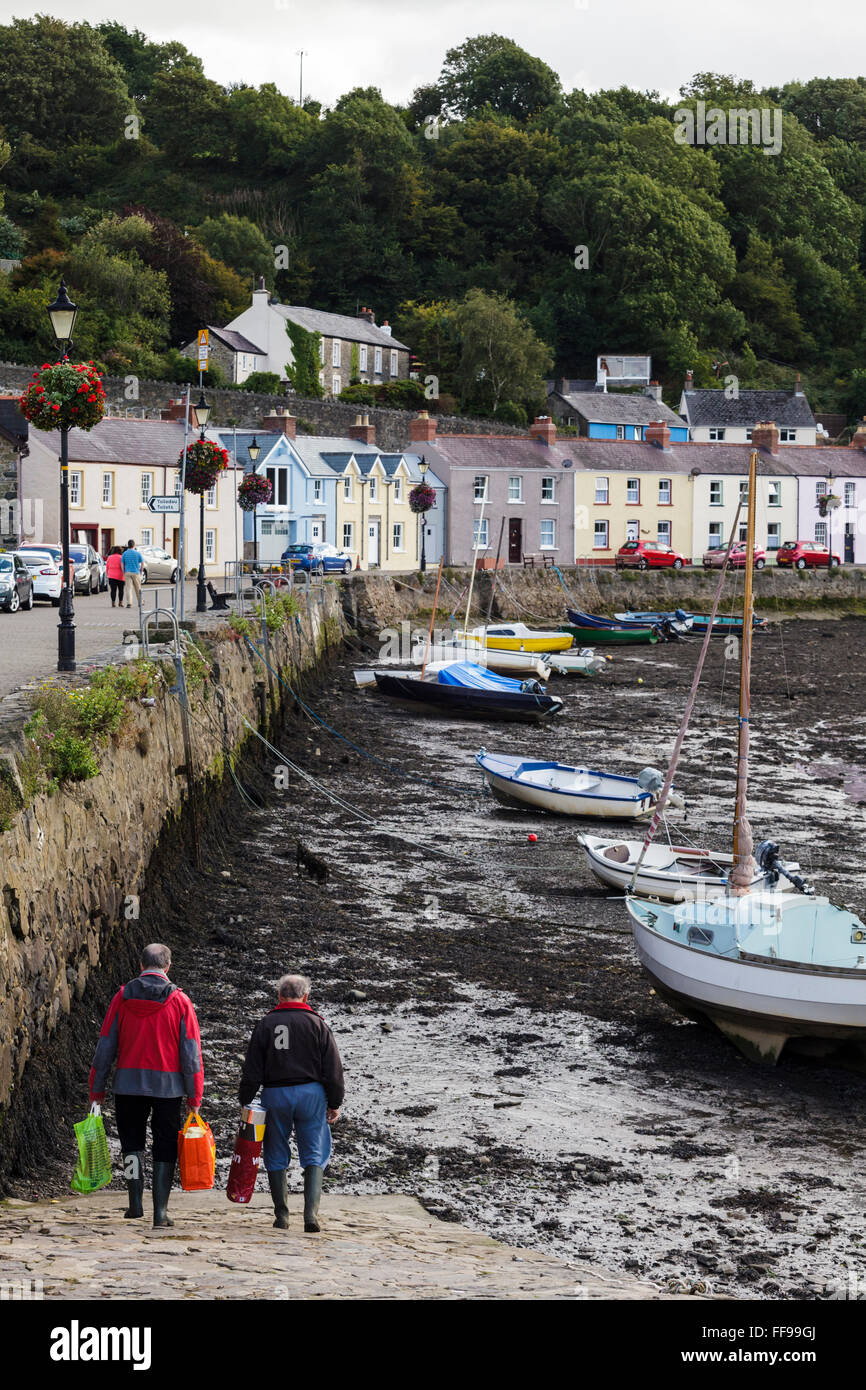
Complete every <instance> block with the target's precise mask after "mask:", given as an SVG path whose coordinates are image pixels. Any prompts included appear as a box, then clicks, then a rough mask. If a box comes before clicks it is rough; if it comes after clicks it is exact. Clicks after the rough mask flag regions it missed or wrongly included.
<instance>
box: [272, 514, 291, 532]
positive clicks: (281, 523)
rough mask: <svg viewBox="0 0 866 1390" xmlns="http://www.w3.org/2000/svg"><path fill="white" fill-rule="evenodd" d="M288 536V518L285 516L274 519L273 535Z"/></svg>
mask: <svg viewBox="0 0 866 1390" xmlns="http://www.w3.org/2000/svg"><path fill="white" fill-rule="evenodd" d="M288 534H289V518H288V517H287V516H275V517H274V535H275V536H287V535H288Z"/></svg>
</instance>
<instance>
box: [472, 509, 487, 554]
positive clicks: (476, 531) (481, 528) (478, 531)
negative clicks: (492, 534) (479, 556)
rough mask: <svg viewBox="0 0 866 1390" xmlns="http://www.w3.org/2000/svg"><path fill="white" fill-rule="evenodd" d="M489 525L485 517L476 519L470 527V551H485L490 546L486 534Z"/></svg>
mask: <svg viewBox="0 0 866 1390" xmlns="http://www.w3.org/2000/svg"><path fill="white" fill-rule="evenodd" d="M489 530H490V523H489V521H488V519H487V517H486V516H485V517H476V518H475V521H474V523H473V527H472V549H473V550H486V549H487V547H488V545H489V544H490V542H489V539H488V533H489Z"/></svg>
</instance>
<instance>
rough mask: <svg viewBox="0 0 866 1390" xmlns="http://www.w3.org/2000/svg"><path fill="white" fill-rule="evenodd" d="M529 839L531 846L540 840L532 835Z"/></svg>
mask: <svg viewBox="0 0 866 1390" xmlns="http://www.w3.org/2000/svg"><path fill="white" fill-rule="evenodd" d="M528 838H529V843H530V844H531V845H534V844H535V843H536V842H537V840H538V836H537V835H530V836H529V837H528Z"/></svg>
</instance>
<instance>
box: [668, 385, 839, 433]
mask: <svg viewBox="0 0 866 1390" xmlns="http://www.w3.org/2000/svg"><path fill="white" fill-rule="evenodd" d="M683 402H684V410H685V415H686V418H687V420H688V422H689V424H690V425H691V426H692V427H695V426H704V425H740V426H742V425H745V426H746V427H747V428H749V427H750V426H752V425H757V424H759V423H760V422H761V421H764V420H772V421H773V422H774V423H775V424H776V425H788V426H795V427H796V426H797V425H802V426H804V427H806V428H811V429H814V428H815V417H814V415H813V414H812V408H811V406H810V405H809V402H808V401H807V400H806V397H805V396H804V395H802V394H800V395H795V394H794V392H793V391H741V392H740V393H739V397H738V398H737V399H736V400H729V399H728V397H727V396H726V395H725V392H724V390H721V389H720V390H714V389H711V390H700V391H685V392H683Z"/></svg>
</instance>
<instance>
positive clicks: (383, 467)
mask: <svg viewBox="0 0 866 1390" xmlns="http://www.w3.org/2000/svg"><path fill="white" fill-rule="evenodd" d="M328 462H331V459H330V458H329V459H328ZM335 462H336V460H335ZM340 462H341V463H342V467H341V468H339V470H338V472H339V477H338V485H337V541H336V543H337V545H338V546H340V547H341V549H343V550H348V551H350V552H351V554H352V555H353V556H354V557H355V558H356V560H357V561H359V562H360V567H361V569H363V570H366V569H381V570H410V569H416V568H417V566H418V563H419V544H420V541H419V526H418V518H417V516H416V515H415V513H414V512H413V511H412V509H411V507H410V506H409V493H410V492H411V490H412V488H413V487H414V486H415V483H416V482H417V481H418V479H417V478H414V477H413V476H412V470H411V469H410V468H409V465H408V464H407V462H406V459H405V458H404V457H403V455H402V454H378V453H366V452H361V451H359V452H357V453H356V452H353V453H352V454H351V456H350V457H349V458H347V459H346V460H345V462H344V463H343V462H342V460H340ZM332 466H333V465H332Z"/></svg>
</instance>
